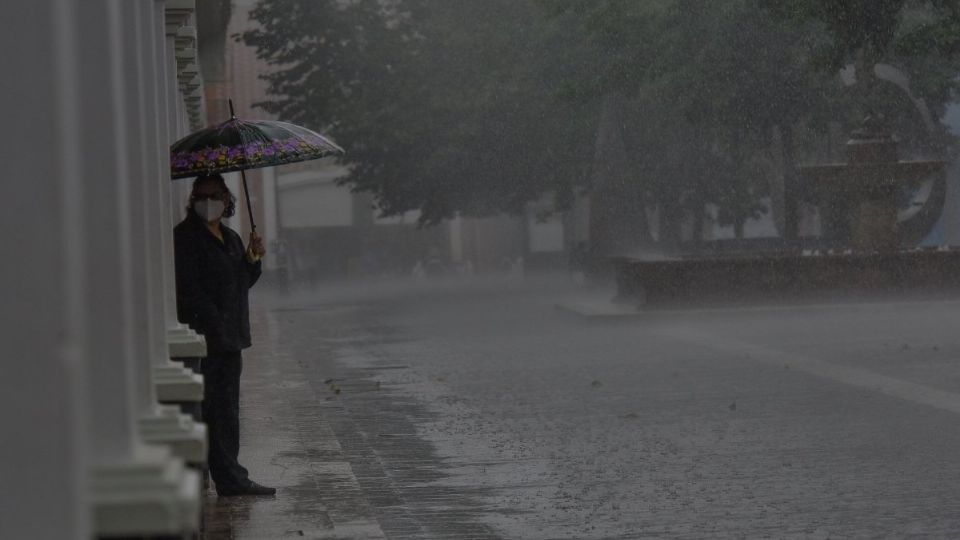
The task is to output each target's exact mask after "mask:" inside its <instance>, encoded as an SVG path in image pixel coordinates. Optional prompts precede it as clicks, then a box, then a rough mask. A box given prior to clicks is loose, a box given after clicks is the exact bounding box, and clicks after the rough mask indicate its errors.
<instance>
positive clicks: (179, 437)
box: [138, 405, 207, 465]
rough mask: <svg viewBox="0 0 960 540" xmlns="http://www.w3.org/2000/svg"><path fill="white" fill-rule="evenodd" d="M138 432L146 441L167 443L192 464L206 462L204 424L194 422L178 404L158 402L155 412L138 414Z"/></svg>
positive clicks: (180, 456)
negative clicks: (159, 403) (160, 403)
mask: <svg viewBox="0 0 960 540" xmlns="http://www.w3.org/2000/svg"><path fill="white" fill-rule="evenodd" d="M138 424H139V427H140V436H141V438H142V439H143V441H144V442H145V443H147V444H159V445H163V446H167V447H169V448H170V451H171V452H173V455H174V456H176V457H179V458H181V459H183V460H184V461H186V462H187V463H191V464H195V465H203V464H205V463H206V462H207V426H206V424H202V423H199V422H194V420H193V418H190V416H188V415H186V414H183V413H181V412H180V410H179V407H176V406H171V405H158V406H157V408H156V410H155V413H154V414H151V415H146V416H142V417H140V419H139V421H138Z"/></svg>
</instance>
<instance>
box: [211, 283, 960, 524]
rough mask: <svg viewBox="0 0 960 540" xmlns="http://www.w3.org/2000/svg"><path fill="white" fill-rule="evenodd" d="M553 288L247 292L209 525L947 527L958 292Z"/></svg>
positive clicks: (957, 383)
mask: <svg viewBox="0 0 960 540" xmlns="http://www.w3.org/2000/svg"><path fill="white" fill-rule="evenodd" d="M572 293H573V291H570V290H569V289H568V288H567V286H566V285H564V284H561V283H557V282H546V283H541V284H538V285H531V284H529V283H528V284H527V285H526V286H524V285H521V284H519V283H515V282H483V283H475V284H472V285H470V286H466V287H460V286H456V285H454V284H433V285H418V286H416V287H413V288H399V287H398V288H394V287H391V286H387V285H373V286H366V287H361V288H346V287H341V288H330V289H326V290H322V291H314V292H309V293H300V294H295V295H289V296H287V297H285V298H280V297H275V296H271V295H268V294H263V293H261V294H260V295H258V296H257V297H255V298H254V306H255V309H254V311H255V313H254V320H253V326H254V332H255V336H254V341H255V346H254V347H253V348H252V349H250V350H249V351H247V352H246V353H245V359H246V364H245V371H244V376H243V389H242V421H243V435H242V450H241V461H242V462H244V463H245V464H246V465H247V466H248V468H249V469H250V470H251V474H252V475H253V477H254V479H256V480H258V481H261V482H262V483H265V484H269V485H275V486H277V487H278V493H277V495H276V496H275V497H272V498H246V497H244V498H229V499H217V498H216V497H215V496H213V495H212V493H211V494H208V498H207V501H206V520H207V535H206V536H207V538H237V539H272V538H391V539H394V538H395V539H407V538H418V539H419V538H431V539H433V538H436V539H444V538H451V539H461V538H464V539H465V538H511V539H513V538H522V539H527V538H530V539H541V538H542V539H547V538H570V539H588V538H590V539H593V538H596V539H600V538H910V537H915V538H955V537H958V536H960V512H958V510H960V458H958V456H957V451H956V449H957V447H958V444H960V429H958V428H957V426H958V421H960V332H958V331H957V326H958V325H957V321H958V320H960V317H958V315H960V302H956V301H939V302H937V301H925V302H906V301H903V302H895V303H893V302H886V303H885V302H861V303H854V304H835V305H821V306H818V305H810V306H795V307H785V308H777V307H763V308H728V309H712V310H694V311H682V312H681V311H677V312H669V311H664V312H659V313H653V314H646V315H641V316H638V317H623V318H617V319H602V320H594V319H584V318H578V317H575V316H571V315H570V314H568V313H564V312H562V311H559V310H557V309H555V308H554V305H555V303H556V302H557V300H558V299H559V298H562V297H564V296H566V295H569V294H572Z"/></svg>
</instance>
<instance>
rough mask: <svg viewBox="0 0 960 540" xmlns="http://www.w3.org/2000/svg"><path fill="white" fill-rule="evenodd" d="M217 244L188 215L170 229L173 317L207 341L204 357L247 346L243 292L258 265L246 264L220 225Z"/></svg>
mask: <svg viewBox="0 0 960 540" xmlns="http://www.w3.org/2000/svg"><path fill="white" fill-rule="evenodd" d="M220 230H221V231H222V233H223V242H221V241H220V240H219V239H218V238H217V237H216V236H214V235H213V233H211V232H210V230H209V229H207V226H206V224H204V223H203V220H201V219H200V218H199V217H197V216H196V215H194V214H193V213H192V212H189V213H188V216H187V218H186V219H184V220H183V221H181V222H180V223H179V224H178V225H177V226H176V227H174V229H173V243H174V256H175V262H176V274H177V318H178V319H180V322H182V323H184V324H188V325H190V327H191V328H193V329H194V330H196V331H197V332H198V333H200V334H203V336H204V337H205V338H206V340H207V354H209V355H215V354H218V353H222V352H227V351H239V350H241V349H245V348H247V347H249V346H250V311H249V303H248V300H247V291H248V290H249V289H250V287H251V286H253V284H254V283H256V282H257V279H259V277H260V272H261V268H260V262H259V261H257V262H256V263H251V262H250V261H248V260H247V257H246V252H245V250H244V247H243V241H242V240H241V239H240V235H238V234H237V233H236V232H234V231H233V230H232V229H230V228H229V227H227V226H226V225H223V224H221V225H220Z"/></svg>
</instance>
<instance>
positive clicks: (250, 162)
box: [170, 118, 343, 179]
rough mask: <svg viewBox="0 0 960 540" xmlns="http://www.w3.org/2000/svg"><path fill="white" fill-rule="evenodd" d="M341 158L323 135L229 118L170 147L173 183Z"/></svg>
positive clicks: (285, 125)
mask: <svg viewBox="0 0 960 540" xmlns="http://www.w3.org/2000/svg"><path fill="white" fill-rule="evenodd" d="M338 154H343V149H342V148H340V147H339V146H337V145H336V144H334V143H333V142H331V141H330V140H328V139H327V138H325V137H324V136H323V135H320V134H319V133H316V132H314V131H310V130H309V129H307V128H304V127H300V126H297V125H294V124H288V123H286V122H276V121H267V120H241V119H239V118H231V119H230V120H227V121H226V122H224V123H222V124H220V125H219V126H215V127H212V128H207V129H202V130H200V131H196V132H194V133H191V134H190V135H187V136H186V137H184V138H182V139H180V140H179V141H177V142H175V143H173V146H172V147H171V148H170V166H171V173H172V176H173V179H177V178H188V177H191V176H199V175H201V174H212V173H226V172H233V171H242V170H247V169H258V168H260V167H272V166H274V165H283V164H285V163H295V162H297V161H307V160H311V159H318V158H322V157H326V156H330V155H338Z"/></svg>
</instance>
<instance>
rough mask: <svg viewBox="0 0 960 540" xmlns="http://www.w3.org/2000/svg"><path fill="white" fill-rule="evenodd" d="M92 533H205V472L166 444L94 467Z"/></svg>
mask: <svg viewBox="0 0 960 540" xmlns="http://www.w3.org/2000/svg"><path fill="white" fill-rule="evenodd" d="M92 473H93V474H92V476H93V478H92V482H91V491H92V493H91V501H92V507H93V533H94V534H93V536H97V537H99V536H161V535H169V536H177V535H187V534H190V533H198V532H199V531H200V512H201V509H200V508H201V507H200V475H199V474H198V473H197V471H193V470H190V469H187V468H185V467H184V465H183V462H182V461H181V460H179V459H176V458H173V457H171V456H170V451H169V450H168V449H166V448H162V447H149V446H143V447H142V448H141V449H140V450H139V451H138V452H137V456H135V457H134V459H132V460H131V461H129V462H126V463H119V464H110V465H104V466H97V467H94V468H93V470H92Z"/></svg>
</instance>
